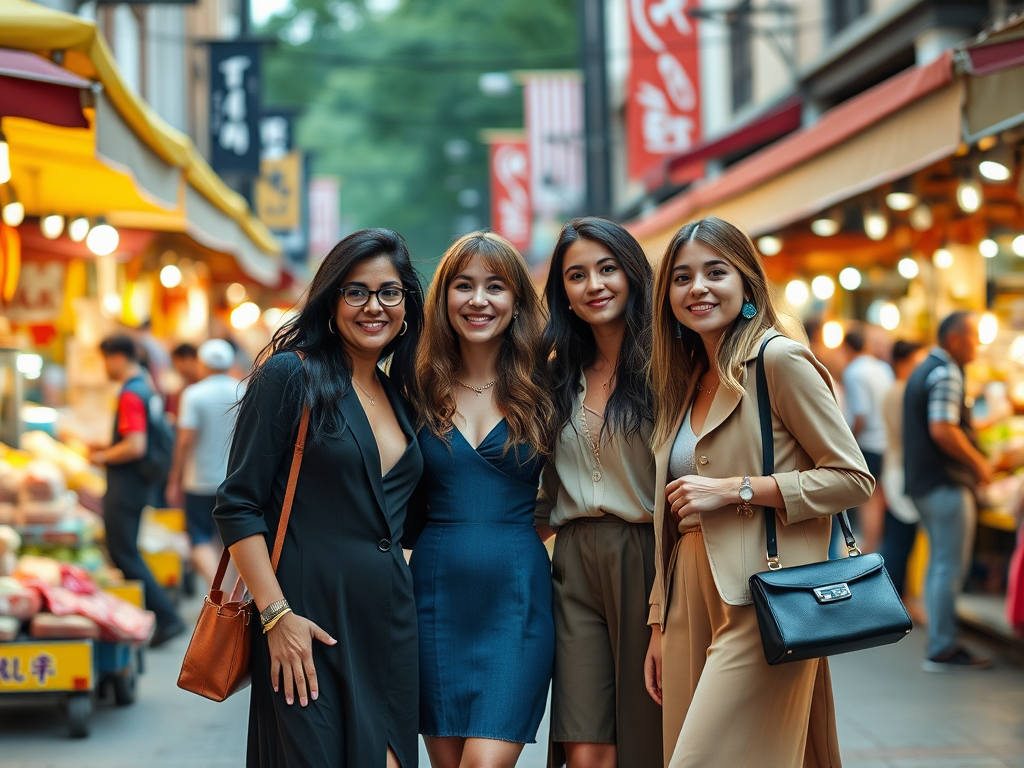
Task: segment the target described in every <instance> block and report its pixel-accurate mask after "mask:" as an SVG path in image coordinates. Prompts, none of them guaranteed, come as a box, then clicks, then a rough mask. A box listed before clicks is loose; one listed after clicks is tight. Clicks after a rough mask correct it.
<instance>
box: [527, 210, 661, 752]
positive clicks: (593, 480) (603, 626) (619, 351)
mask: <svg viewBox="0 0 1024 768" xmlns="http://www.w3.org/2000/svg"><path fill="white" fill-rule="evenodd" d="M651 280H652V278H651V266H650V264H649V263H648V261H647V258H646V256H645V255H644V252H643V250H642V249H641V248H640V245H639V244H638V243H637V241H636V240H634V239H633V237H632V236H631V235H630V234H629V233H628V232H627V231H626V230H625V229H623V228H622V227H620V226H619V225H618V224H615V223H614V222H611V221H608V220H606V219H600V218H595V217H585V218H580V219H574V220H572V221H570V222H569V223H567V224H566V225H565V227H563V229H562V232H561V234H560V235H559V237H558V242H557V243H556V244H555V250H554V253H553V255H552V257H551V267H550V269H549V271H548V278H547V285H546V287H545V289H544V293H545V297H546V299H547V305H548V314H549V319H548V324H547V327H546V328H545V344H546V346H545V349H546V350H551V353H552V354H551V358H550V361H549V363H548V382H549V386H550V388H551V392H552V397H553V399H554V405H555V415H554V418H553V420H552V422H551V429H550V432H549V434H551V436H552V442H553V446H554V455H553V457H552V459H551V460H550V461H549V462H548V465H547V466H546V467H545V468H544V476H543V480H542V483H541V494H540V497H539V498H538V501H537V515H536V523H537V526H538V529H539V530H541V531H544V532H546V533H547V535H550V533H551V531H552V529H555V530H557V532H558V535H557V537H556V538H555V551H554V557H553V559H552V563H551V566H552V582H553V587H554V613H555V638H556V645H555V671H554V682H553V684H552V689H551V740H552V742H553V748H552V765H554V766H560V765H562V764H563V762H564V763H566V764H568V767H569V768H615V767H616V766H619V767H620V768H661V763H662V760H661V757H662V751H661V712H660V710H659V709H658V707H657V706H656V705H655V704H654V702H652V701H651V699H650V697H649V696H647V692H646V691H645V689H644V680H643V671H644V657H645V654H646V653H647V645H648V642H649V640H650V636H651V633H650V631H649V630H648V628H647V626H646V619H647V598H648V596H649V595H650V591H651V586H652V584H653V583H654V525H653V521H654V517H653V511H654V493H655V482H654V459H653V457H652V455H651V449H650V447H649V446H648V439H649V437H650V434H651V426H652V422H651V417H652V397H651V391H650V389H649V388H648V386H647V364H648V361H649V359H650V354H651V340H650V339H651V337H650V322H651Z"/></svg>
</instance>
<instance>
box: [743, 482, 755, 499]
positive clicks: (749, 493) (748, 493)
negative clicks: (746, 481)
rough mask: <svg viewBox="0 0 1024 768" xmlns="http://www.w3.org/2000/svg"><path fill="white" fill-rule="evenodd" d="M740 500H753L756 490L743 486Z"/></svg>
mask: <svg viewBox="0 0 1024 768" xmlns="http://www.w3.org/2000/svg"><path fill="white" fill-rule="evenodd" d="M740 498H741V499H743V501H750V500H751V499H752V498H754V489H753V488H751V487H750V486H749V485H741V486H740Z"/></svg>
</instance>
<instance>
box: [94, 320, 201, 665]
mask: <svg viewBox="0 0 1024 768" xmlns="http://www.w3.org/2000/svg"><path fill="white" fill-rule="evenodd" d="M100 352H101V353H102V355H103V363H104V365H105V366H106V369H107V376H108V377H109V378H110V380H111V381H116V382H117V383H118V384H120V385H121V391H120V392H119V393H118V396H117V411H116V412H115V413H114V431H113V437H112V438H111V445H110V447H108V448H103V449H97V450H94V451H93V452H92V454H91V455H90V459H91V460H92V462H93V463H94V464H99V465H100V466H103V467H106V470H107V493H106V495H105V496H104V497H103V526H104V529H105V531H106V541H107V551H108V553H109V554H110V559H111V560H113V561H114V565H116V566H117V567H118V568H119V569H120V570H121V572H122V573H123V574H124V576H125V578H126V579H135V580H138V581H141V582H143V583H144V584H145V599H146V608H147V609H148V610H151V611H153V613H155V614H156V631H155V632H154V634H153V638H152V639H151V640H150V647H152V648H157V647H159V646H161V645H163V644H164V643H166V642H167V641H168V640H170V639H171V638H173V637H176V636H177V635H180V634H181V633H182V632H184V631H185V624H184V622H183V621H182V620H181V618H180V617H179V616H178V612H177V611H176V610H175V608H174V604H173V603H172V602H171V599H170V598H169V597H168V596H167V593H166V592H164V590H163V588H162V587H161V586H160V585H159V584H158V583H157V581H156V579H155V578H154V577H153V573H152V572H151V571H150V570H149V567H148V566H147V565H146V561H145V560H143V559H142V554H141V553H140V552H139V545H138V540H139V525H140V524H141V522H142V508H143V507H145V506H146V505H147V504H148V503H149V501H150V498H151V497H152V495H153V491H154V487H155V483H156V482H158V479H162V478H163V477H165V476H166V472H167V467H166V466H158V465H159V464H161V463H162V462H163V461H165V460H169V456H168V457H157V456H156V455H155V442H156V441H155V440H154V439H153V438H154V435H153V431H154V428H155V426H156V425H155V424H154V422H155V420H156V419H162V418H163V405H162V403H161V402H160V398H159V396H157V395H156V394H155V393H154V392H153V390H152V389H151V388H150V386H149V384H148V383H147V381H146V377H145V376H144V375H143V371H142V366H141V365H140V364H139V351H138V348H137V347H136V344H135V341H133V340H132V338H131V337H130V336H127V335H124V334H119V335H116V336H109V337H107V338H106V339H104V340H103V341H102V342H101V343H100Z"/></svg>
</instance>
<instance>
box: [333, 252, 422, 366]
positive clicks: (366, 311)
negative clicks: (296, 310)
mask: <svg viewBox="0 0 1024 768" xmlns="http://www.w3.org/2000/svg"><path fill="white" fill-rule="evenodd" d="M341 288H342V289H343V290H345V289H351V288H363V289H365V290H368V291H380V290H382V289H387V288H397V289H401V288H402V280H401V278H400V277H399V275H398V270H397V269H395V265H394V264H392V263H391V259H390V258H388V257H387V256H384V255H381V256H374V257H373V258H372V259H366V260H365V261H360V262H358V263H357V264H356V265H355V266H354V267H352V269H351V270H349V273H348V274H347V275H346V276H345V280H344V282H343V283H342V285H341ZM403 320H405V302H404V301H402V303H400V304H399V305H398V306H395V307H385V306H383V305H382V304H381V303H380V299H379V297H378V295H377V294H374V295H372V296H370V298H369V300H368V301H367V302H366V304H364V305H363V306H361V307H351V306H349V305H348V303H347V302H346V301H345V297H344V296H343V295H342V294H341V293H339V294H338V302H337V304H336V305H335V309H334V326H335V329H336V330H337V333H338V335H339V336H340V337H341V341H342V344H344V345H345V349H346V350H348V352H349V354H351V355H354V356H358V357H364V358H369V359H373V360H376V359H377V358H379V357H380V355H381V353H382V352H383V350H384V347H386V346H387V345H388V344H389V343H390V342H391V340H392V339H394V338H395V337H396V336H397V335H398V334H399V333H400V332H401V330H402V321H403Z"/></svg>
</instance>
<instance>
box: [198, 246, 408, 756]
mask: <svg viewBox="0 0 1024 768" xmlns="http://www.w3.org/2000/svg"><path fill="white" fill-rule="evenodd" d="M418 287H419V286H418V282H417V278H416V273H415V271H414V269H413V267H412V263H411V261H410V259H409V252H408V250H407V249H406V246H405V242H404V241H403V240H402V238H401V236H399V235H398V234H397V233H395V232H392V231H390V230H386V229H372V230H363V231H360V232H356V233H354V234H352V235H349V236H348V237H346V238H345V239H344V240H342V241H341V242H340V243H338V244H337V245H336V246H335V247H334V249H333V250H331V252H330V253H329V254H328V255H327V257H326V258H325V259H324V261H323V263H322V264H321V265H320V268H319V269H318V270H317V273H316V276H315V277H314V278H313V281H312V283H311V284H310V286H309V289H308V292H307V295H306V299H305V303H304V304H303V305H302V307H301V309H300V310H299V312H298V314H296V315H295V317H294V318H292V319H291V320H289V321H288V322H286V323H285V324H284V325H283V326H282V327H281V328H280V329H279V330H278V331H277V332H276V333H275V334H274V337H273V339H272V341H271V342H270V344H269V345H268V346H267V347H266V348H265V349H264V350H263V352H262V353H261V354H260V356H259V358H258V359H257V362H256V366H255V368H254V370H253V373H252V375H251V376H250V379H249V386H248V389H247V391H246V393H245V395H244V397H243V398H242V400H241V402H240V404H239V408H238V419H237V426H236V428H235V434H234V438H233V440H232V445H231V451H230V458H229V464H228V475H227V478H226V479H225V481H224V483H223V484H222V485H221V487H220V489H219V491H218V493H217V507H216V509H215V511H214V517H215V518H216V519H217V523H218V527H219V528H220V534H221V537H222V538H223V540H224V544H225V546H227V547H228V548H229V550H230V552H231V556H232V558H234V560H235V563H236V564H237V566H238V571H239V573H240V574H241V575H242V578H243V579H244V580H245V584H246V586H247V587H248V588H249V591H250V592H251V593H252V598H253V601H254V603H255V605H256V611H257V612H258V618H259V619H260V622H259V624H257V625H256V627H255V631H254V632H253V645H252V659H251V666H252V694H251V704H250V713H249V744H248V755H247V759H246V765H247V766H250V768H255V767H256V766H260V767H261V768H277V767H278V766H281V767H285V766H287V767H288V768H294V767H295V766H308V767H309V768H313V767H314V766H315V767H316V768H322V766H329V765H331V766H333V765H351V766H380V768H384V767H385V766H387V767H388V768H398V767H399V766H402V767H403V768H414V767H415V766H416V765H417V758H418V743H417V738H416V729H417V722H418V706H417V705H418V696H417V689H418V677H419V673H418V651H417V628H416V607H415V602H414V599H413V590H412V577H411V574H410V572H409V567H408V565H407V564H406V561H405V558H404V557H403V554H402V549H401V547H400V546H399V542H400V541H401V538H402V535H403V528H404V524H405V518H406V510H407V505H408V502H409V499H410V497H411V495H412V493H413V491H414V489H415V487H416V484H417V483H418V481H419V478H420V474H421V472H422V468H423V459H422V456H421V454H420V450H419V444H418V442H417V440H416V436H415V431H414V428H413V423H412V421H411V420H410V415H409V413H407V411H406V408H407V404H406V402H405V400H404V399H403V394H402V393H403V391H405V390H407V389H408V385H409V383H410V380H411V376H412V373H413V362H414V355H415V348H416V342H417V340H418V339H419V334H420V329H421V327H422V324H423V303H422V298H421V294H420V292H419V290H418ZM300 356H301V359H300ZM387 359H390V361H391V365H390V376H388V375H385V374H384V372H383V371H382V370H381V369H380V367H379V365H380V363H381V362H383V361H385V360H387ZM303 405H307V406H308V407H309V409H310V421H309V428H308V434H307V437H306V444H305V451H304V454H303V459H302V464H301V468H300V470H299V474H298V483H297V485H296V488H295V494H294V504H293V507H292V512H291V517H290V520H289V521H288V526H287V529H286V537H285V540H284V549H283V551H282V553H281V559H280V564H279V567H278V569H277V572H276V573H275V572H274V570H273V568H272V567H271V559H270V553H269V552H268V544H269V543H271V542H273V540H274V534H275V532H276V529H277V525H278V521H279V518H280V513H281V508H282V505H283V503H284V500H285V495H286V489H287V486H288V478H289V472H290V470H291V464H292V457H293V450H294V447H295V444H296V440H297V436H298V429H299V423H300V417H301V415H302V411H303ZM253 620H254V622H255V620H256V616H254V617H253Z"/></svg>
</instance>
